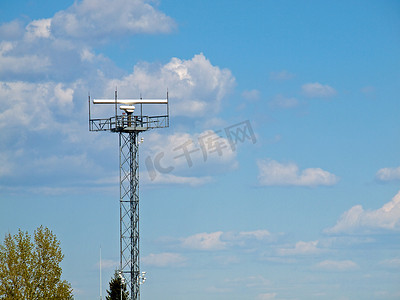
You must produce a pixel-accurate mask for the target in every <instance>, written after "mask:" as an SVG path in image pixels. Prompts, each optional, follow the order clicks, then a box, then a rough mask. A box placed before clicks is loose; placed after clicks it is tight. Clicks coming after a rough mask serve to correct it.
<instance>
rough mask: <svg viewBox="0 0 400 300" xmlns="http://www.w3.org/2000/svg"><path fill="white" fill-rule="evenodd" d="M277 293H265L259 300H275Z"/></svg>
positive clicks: (258, 297) (259, 296)
mask: <svg viewBox="0 0 400 300" xmlns="http://www.w3.org/2000/svg"><path fill="white" fill-rule="evenodd" d="M276 295H277V293H264V294H259V295H258V296H257V300H270V299H275V297H276Z"/></svg>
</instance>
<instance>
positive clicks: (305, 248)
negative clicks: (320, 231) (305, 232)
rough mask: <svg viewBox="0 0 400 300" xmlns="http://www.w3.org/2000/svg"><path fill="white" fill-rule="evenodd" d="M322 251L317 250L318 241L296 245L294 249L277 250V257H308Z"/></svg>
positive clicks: (300, 242)
mask: <svg viewBox="0 0 400 300" xmlns="http://www.w3.org/2000/svg"><path fill="white" fill-rule="evenodd" d="M321 251H322V250H321V249H320V248H318V241H311V242H303V241H299V242H297V243H296V245H295V246H294V248H281V249H278V254H279V255H310V254H317V253H320V252H321Z"/></svg>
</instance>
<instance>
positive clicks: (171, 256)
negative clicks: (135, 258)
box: [141, 252, 186, 267]
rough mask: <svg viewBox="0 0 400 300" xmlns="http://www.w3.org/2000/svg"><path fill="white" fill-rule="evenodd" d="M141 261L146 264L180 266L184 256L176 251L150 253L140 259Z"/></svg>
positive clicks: (183, 261) (184, 259)
mask: <svg viewBox="0 0 400 300" xmlns="http://www.w3.org/2000/svg"><path fill="white" fill-rule="evenodd" d="M141 262H142V263H143V264H145V265H148V266H155V267H168V266H181V265H183V264H184V263H185V262H186V257H184V256H182V255H181V254H178V253H170V252H164V253H157V254H154V253H151V254H149V255H147V256H145V257H143V258H142V259H141Z"/></svg>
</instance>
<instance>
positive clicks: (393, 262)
mask: <svg viewBox="0 0 400 300" xmlns="http://www.w3.org/2000/svg"><path fill="white" fill-rule="evenodd" d="M380 264H381V265H382V266H385V267H389V268H400V258H392V259H385V260H382V261H381V262H380Z"/></svg>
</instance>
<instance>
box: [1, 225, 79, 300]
mask: <svg viewBox="0 0 400 300" xmlns="http://www.w3.org/2000/svg"><path fill="white" fill-rule="evenodd" d="M63 258H64V255H63V254H62V252H61V248H60V242H59V241H58V240H57V238H56V236H55V235H54V234H53V233H52V232H51V231H50V230H49V229H48V228H47V227H46V228H44V227H43V226H40V227H39V228H37V229H36V230H35V234H34V237H33V241H32V240H31V236H30V235H29V234H28V232H23V231H21V229H20V230H19V231H18V233H17V234H15V235H14V236H11V234H7V235H6V237H5V239H4V244H0V299H1V300H21V299H24V300H39V299H46V300H70V299H73V297H72V288H71V284H70V283H68V282H67V281H65V280H61V273H62V269H61V267H60V263H61V261H62V260H63Z"/></svg>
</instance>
